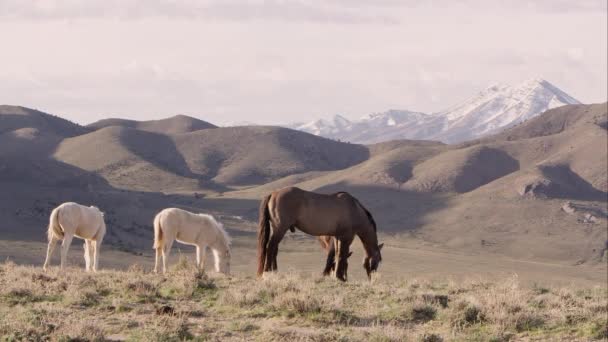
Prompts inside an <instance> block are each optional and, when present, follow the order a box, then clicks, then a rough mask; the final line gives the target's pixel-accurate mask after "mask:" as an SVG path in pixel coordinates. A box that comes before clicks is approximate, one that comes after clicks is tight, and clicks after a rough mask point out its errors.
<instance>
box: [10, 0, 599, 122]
mask: <svg viewBox="0 0 608 342" xmlns="http://www.w3.org/2000/svg"><path fill="white" fill-rule="evenodd" d="M372 3H373V5H372ZM420 3H424V5H421V4H420ZM606 12H607V9H606V0H597V1H595V0H576V1H574V0H535V1H534V0H530V1H487V0H470V1H453V0H443V1H441V0H440V1H413V0H412V1H411V0H402V1H398V0H394V1H393V0H375V1H366V0H329V1H327V0H326V1H278V0H277V1H228V0H222V1H219V0H218V1H188V0H174V1H161V0H99V1H94V0H88V1H80V0H40V1H34V0H30V1H22V0H8V1H7V0H0V44H1V45H0V104H14V105H23V106H26V107H33V108H37V109H40V110H43V111H46V112H50V113H53V114H57V115H60V116H62V117H65V118H68V119H71V120H73V121H76V122H79V123H90V122H93V121H95V120H98V119H100V118H104V117H126V118H134V119H155V118H161V117H166V116H170V115H174V114H188V115H192V116H196V117H199V118H201V119H204V120H208V121H210V122H213V123H217V124H226V123H231V122H242V121H249V122H256V123H271V124H273V123H274V124H276V123H285V122H291V121H304V120H308V119H310V118H319V117H328V116H331V115H333V114H343V115H345V116H346V117H349V118H357V117H360V116H362V115H364V114H367V113H370V112H379V111H384V110H387V109H391V108H396V109H409V110H416V111H423V112H434V111H439V110H442V109H444V108H446V107H448V106H451V105H453V104H455V103H457V102H459V101H462V100H464V99H466V98H467V97H469V96H472V95H473V94H474V93H475V92H477V91H479V90H481V89H483V88H485V87H486V86H488V85H489V84H491V83H496V82H501V83H518V82H521V81H523V80H525V79H528V78H536V77H540V78H544V79H546V80H548V81H549V82H551V83H553V84H554V85H556V86H557V87H559V88H560V89H562V90H564V91H565V92H566V93H569V94H570V95H572V96H574V97H575V98H577V99H579V100H580V101H582V102H585V103H589V102H602V101H606V97H607V82H608V81H607V73H608V71H607V62H606V60H607V39H608V38H607V33H606V32H607V27H606V25H607V24H606V20H607V19H606V17H607V14H606Z"/></svg>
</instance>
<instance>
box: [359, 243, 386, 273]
mask: <svg viewBox="0 0 608 342" xmlns="http://www.w3.org/2000/svg"><path fill="white" fill-rule="evenodd" d="M382 247H384V244H383V243H381V244H379V245H378V246H377V248H376V249H375V250H374V251H373V252H372V253H371V255H368V256H366V257H365V259H363V268H365V272H367V277H368V278H369V279H370V280H371V279H372V273H373V272H376V271H377V270H378V266H380V262H381V261H382V254H381V253H380V250H382Z"/></svg>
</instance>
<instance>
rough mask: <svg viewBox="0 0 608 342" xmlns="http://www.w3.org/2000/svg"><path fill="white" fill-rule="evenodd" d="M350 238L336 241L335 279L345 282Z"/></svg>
mask: <svg viewBox="0 0 608 342" xmlns="http://www.w3.org/2000/svg"><path fill="white" fill-rule="evenodd" d="M352 241H353V239H352V238H342V239H340V240H338V249H337V250H336V255H337V259H336V278H338V279H340V280H341V281H346V280H347V278H348V257H349V256H350V252H349V249H350V244H351V243H352Z"/></svg>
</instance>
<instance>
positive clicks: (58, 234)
mask: <svg viewBox="0 0 608 342" xmlns="http://www.w3.org/2000/svg"><path fill="white" fill-rule="evenodd" d="M105 234H106V224H105V222H104V220H103V213H102V212H101V211H100V210H99V209H98V208H97V207H93V206H91V207H86V206H83V205H80V204H78V203H73V202H67V203H63V204H62V205H60V206H58V207H57V208H55V209H53V211H52V212H51V217H50V222H49V228H48V231H47V236H48V239H49V245H48V248H47V251H46V260H45V261H44V266H43V269H44V270H46V269H47V267H48V265H49V263H50V261H51V256H52V255H53V251H54V250H55V244H56V243H57V241H59V240H63V243H62V244H61V269H63V268H64V267H65V266H66V257H67V255H68V249H70V244H71V243H72V238H73V237H74V236H76V237H78V238H81V239H84V261H85V264H86V270H87V271H90V270H93V271H97V267H98V265H99V249H100V247H101V242H102V240H103V237H104V235H105Z"/></svg>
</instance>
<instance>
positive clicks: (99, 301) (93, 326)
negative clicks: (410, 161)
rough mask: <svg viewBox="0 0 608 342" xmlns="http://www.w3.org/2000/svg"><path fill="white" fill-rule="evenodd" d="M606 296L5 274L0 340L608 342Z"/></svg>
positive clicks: (199, 277)
mask: <svg viewBox="0 0 608 342" xmlns="http://www.w3.org/2000/svg"><path fill="white" fill-rule="evenodd" d="M607 299H608V298H607V291H606V288H569V287H566V288H540V287H532V288H524V287H521V286H520V285H519V283H518V281H517V279H516V278H510V279H506V280H505V281H503V282H500V283H495V282H494V283H492V282H483V281H468V282H460V283H454V282H449V281H446V282H436V281H435V282H426V281H422V280H421V281H418V280H408V281H403V282H391V283H385V282H383V281H381V280H376V281H374V282H372V283H368V282H362V283H360V282H350V283H344V284H343V283H339V282H336V281H334V280H332V279H322V278H319V277H313V276H311V275H299V274H294V273H278V274H274V275H270V276H268V277H265V279H263V280H256V279H254V278H252V277H247V278H243V277H224V276H221V275H215V274H212V275H206V274H203V273H199V272H196V271H194V270H193V269H192V267H191V266H190V265H188V263H187V262H186V261H185V260H182V261H180V263H179V264H178V265H177V266H176V267H175V268H174V269H173V270H172V271H171V273H170V274H168V275H166V276H161V275H155V274H151V273H148V272H144V271H143V270H142V269H140V268H138V267H133V268H132V269H131V270H129V271H127V272H122V271H105V270H104V271H101V272H99V273H96V274H89V273H84V272H83V271H82V270H80V269H70V270H66V271H65V272H60V271H59V270H57V269H52V270H50V271H49V272H46V273H45V272H43V271H42V270H41V269H40V268H32V267H24V266H16V265H14V264H12V263H5V264H0V336H2V339H3V340H9V341H12V340H17V341H19V340H28V341H44V340H49V341H50V340H52V341H56V340H59V341H62V340H63V341H104V340H132V341H182V340H194V341H206V340H212V341H215V340H217V341H225V340H259V341H273V340H276V341H283V340H291V341H309V340H312V341H351V340H352V341H452V340H456V341H458V340H466V341H516V340H517V341H519V340H567V341H572V340H580V341H587V340H604V339H607V338H608V327H607V314H608V313H607Z"/></svg>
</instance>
